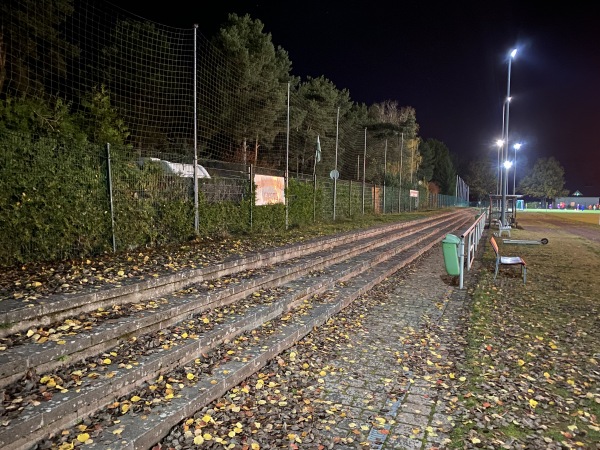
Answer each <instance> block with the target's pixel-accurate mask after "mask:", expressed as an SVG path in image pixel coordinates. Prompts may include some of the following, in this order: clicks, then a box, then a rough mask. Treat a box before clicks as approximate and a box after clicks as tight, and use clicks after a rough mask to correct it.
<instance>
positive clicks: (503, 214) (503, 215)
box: [500, 48, 517, 226]
mask: <svg viewBox="0 0 600 450" xmlns="http://www.w3.org/2000/svg"><path fill="white" fill-rule="evenodd" d="M516 54H517V49H516V48H515V49H513V50H512V51H511V52H510V58H508V82H507V87H506V126H505V127H504V133H505V134H504V145H505V146H506V158H508V118H509V113H510V69H511V65H512V60H513V58H514V57H515V55H516ZM506 164H507V163H506V162H505V163H504V167H506ZM511 165H512V163H511ZM507 172H508V168H507ZM507 175H508V174H507ZM505 178H506V177H505ZM503 184H504V188H503V189H502V205H501V208H500V221H501V223H502V225H504V226H506V194H507V192H506V191H507V190H508V183H507V180H506V179H505V180H504V183H503Z"/></svg>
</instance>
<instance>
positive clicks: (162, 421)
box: [0, 214, 471, 450]
mask: <svg viewBox="0 0 600 450" xmlns="http://www.w3.org/2000/svg"><path fill="white" fill-rule="evenodd" d="M470 218H471V215H464V214H462V215H460V214H459V215H451V216H448V217H445V219H446V220H442V221H441V222H433V223H430V222H429V221H424V222H420V223H419V228H420V230H419V231H415V230H407V232H406V233H398V236H399V238H397V239H393V238H391V237H380V238H379V239H372V240H371V242H372V243H373V246H372V247H371V248H370V249H369V250H367V249H366V247H364V246H358V247H357V248H358V249H357V250H356V251H354V252H348V251H346V253H351V257H346V258H344V259H340V258H339V254H338V253H336V252H332V254H333V255H334V257H333V258H332V259H331V261H330V262H328V263H325V262H322V263H320V266H322V267H327V266H329V268H330V269H331V270H329V272H330V273H329V274H327V275H326V276H321V277H314V276H305V275H306V274H307V270H306V261H304V262H302V263H299V267H304V268H303V269H302V270H299V269H298V268H296V269H295V270H296V272H297V274H296V276H290V277H289V279H287V278H286V277H285V276H284V277H279V278H280V279H282V280H284V281H285V282H287V284H285V285H284V284H282V283H279V285H280V286H282V287H283V288H284V289H283V291H284V292H285V294H284V295H280V296H279V298H277V299H276V300H275V301H274V302H273V303H271V304H259V305H254V306H247V307H245V310H244V311H243V313H239V314H236V315H235V316H233V317H231V318H230V320H228V321H226V322H223V323H222V324H220V325H219V326H217V327H215V328H214V329H213V330H212V331H210V332H207V333H205V334H204V335H202V336H199V337H198V338H197V339H196V340H191V339H190V340H189V341H188V342H185V343H182V344H181V345H177V346H174V347H172V348H171V349H169V350H168V351H160V352H156V353H153V354H150V355H148V356H146V357H143V358H140V360H139V361H138V363H137V364H136V365H135V366H134V367H132V368H130V369H125V368H119V367H116V366H115V367H108V368H107V371H108V373H111V374H112V376H111V377H110V378H103V379H99V380H95V381H96V382H94V383H89V384H88V385H84V386H82V387H81V388H80V390H79V392H77V393H75V392H69V393H67V394H64V395H56V396H55V397H53V398H52V400H50V401H48V402H44V403H42V404H40V405H39V406H38V407H29V406H28V407H27V408H25V411H24V413H23V414H22V415H21V416H20V417H18V418H16V419H14V420H12V421H11V422H10V423H9V424H8V426H6V427H4V429H2V430H0V446H2V448H7V449H11V450H12V449H23V450H24V449H28V448H31V446H32V445H34V444H35V442H36V441H37V440H39V439H41V438H43V437H45V436H47V435H48V434H49V433H51V432H56V431H58V430H59V429H61V428H63V427H66V426H68V425H70V424H73V423H75V422H76V421H78V420H81V418H82V417H86V416H90V415H92V414H94V413H95V412H96V411H98V410H99V409H101V408H103V407H105V406H106V405H107V404H109V403H110V402H112V401H114V399H115V398H116V397H119V396H125V395H126V394H128V393H130V392H131V391H132V390H134V389H135V388H136V387H138V386H140V385H142V384H144V383H145V382H147V381H150V380H152V379H153V378H156V377H157V376H158V374H164V373H168V372H169V371H173V370H177V368H178V367H182V366H184V365H186V364H190V362H193V361H194V359H196V358H198V357H199V355H202V354H204V353H206V352H207V351H209V350H211V349H214V348H216V347H217V346H218V345H220V344H221V343H223V342H224V341H226V340H231V339H233V338H234V337H235V336H238V335H240V334H241V333H244V332H247V331H248V330H254V329H257V328H260V327H261V326H263V325H264V324H265V322H268V321H270V320H273V319H274V318H276V317H278V316H280V315H281V314H283V313H286V312H288V311H295V310H294V308H297V307H298V306H299V305H301V304H302V302H306V301H307V299H308V298H310V297H311V296H315V295H317V294H319V293H324V292H328V291H329V297H332V298H333V297H334V298H335V300H332V299H331V298H330V299H329V300H328V301H327V302H325V303H322V304H320V305H316V306H314V307H313V308H312V311H311V312H310V314H309V315H308V316H307V314H306V313H304V314H298V315H296V314H294V316H293V320H292V321H291V322H290V324H288V325H286V326H283V327H282V328H281V331H279V332H277V333H275V334H273V335H272V336H271V337H269V338H268V339H267V340H265V341H264V342H262V343H260V344H256V345H254V346H253V347H252V348H248V350H247V351H248V356H247V357H245V358H242V359H241V360H237V361H231V367H230V368H229V369H223V370H224V371H223V372H221V375H222V376H223V377H222V378H220V379H216V378H214V377H213V378H210V379H207V380H201V381H199V382H198V383H196V384H195V385H194V386H193V387H192V386H190V387H189V389H188V388H186V389H185V392H186V393H185V395H184V394H183V393H182V397H181V398H180V399H173V401H171V404H170V405H168V406H167V405H163V406H160V408H159V409H156V411H159V410H160V411H161V412H157V413H156V416H155V415H154V408H153V412H152V414H151V415H149V416H148V417H149V419H147V420H145V421H144V426H143V427H135V428H138V429H140V430H142V429H144V430H147V432H145V433H144V434H143V435H141V436H130V437H128V435H126V434H123V435H121V439H118V436H116V435H111V436H108V434H109V433H103V438H102V439H103V440H102V442H103V443H102V444H100V443H99V444H98V445H102V446H106V445H110V448H147V447H150V446H151V445H152V444H153V443H155V442H157V441H158V439H160V437H162V436H164V435H165V434H166V433H167V432H168V431H169V429H170V428H171V427H172V426H174V425H175V424H176V423H177V422H178V421H179V420H181V419H182V418H184V417H185V416H186V415H189V414H191V413H193V411H194V410H197V409H198V407H199V406H200V407H201V406H203V405H204V404H206V403H208V402H210V401H211V400H213V399H214V398H216V397H215V395H216V396H219V395H222V393H223V392H226V391H227V390H228V389H230V388H231V387H233V386H235V385H236V384H238V383H239V382H240V381H242V380H243V379H245V378H247V377H248V376H249V375H251V374H252V373H254V371H256V370H258V369H259V368H260V367H261V366H262V365H264V364H265V363H266V361H268V360H269V359H270V358H272V357H274V356H275V355H277V353H279V352H280V351H282V350H284V349H285V348H288V347H289V346H290V345H292V344H293V343H294V342H295V341H297V340H298V339H299V338H300V337H302V336H304V335H305V334H306V333H308V332H309V331H310V330H311V329H312V327H314V326H318V325H319V324H322V323H323V322H324V321H325V320H327V318H328V317H330V316H331V315H332V314H335V312H337V311H339V310H340V309H341V308H343V307H345V306H346V305H347V304H349V303H350V302H351V301H352V300H353V299H355V298H356V297H357V296H358V295H361V294H362V293H364V292H365V291H366V290H368V289H370V288H371V287H372V286H374V285H375V284H377V283H378V282H380V281H381V280H382V279H383V278H385V277H387V276H389V274H391V273H393V272H395V271H397V270H398V269H399V268H401V267H403V266H404V265H406V264H407V263H408V262H410V261H412V260H414V259H415V258H416V257H417V256H418V255H420V254H422V253H423V252H425V251H426V250H428V249H429V248H431V247H432V246H433V245H435V244H436V243H437V242H439V240H440V239H441V238H442V237H443V236H444V235H445V234H446V233H447V232H450V231H453V230H456V229H458V228H460V226H462V225H463V224H466V223H467V221H468V220H469V219H470ZM392 234H394V233H392ZM347 242H351V243H352V242H355V241H353V240H352V239H349V240H348V241H347ZM351 245H352V244H351ZM383 246H385V248H382V247H383ZM336 257H337V259H336ZM315 267H319V265H317V266H315V265H313V269H314V268H315ZM286 269H287V268H286ZM284 272H286V270H284ZM348 279H352V282H351V283H350V285H349V286H346V287H340V286H339V285H338V283H339V282H340V281H343V280H348ZM253 289H256V287H255V286H254V287H252V288H248V289H243V290H241V291H237V292H238V293H239V296H236V297H235V298H234V300H230V299H229V300H225V301H222V302H220V303H219V302H212V303H208V304H205V305H204V306H203V307H202V308H204V309H206V308H215V307H221V306H223V305H225V304H230V303H231V302H235V301H238V300H240V299H241V296H242V295H244V296H248V295H249V293H250V290H253ZM230 294H231V293H230ZM230 296H231V295H230ZM225 298H226V296H223V297H222V298H221V299H222V300H224V299H225ZM189 300H190V302H191V303H195V302H198V299H197V298H194V299H189ZM240 302H241V300H240ZM236 304H237V303H236ZM202 308H200V309H198V310H197V311H193V312H195V313H197V312H198V311H201V310H202ZM190 314H191V313H190V311H188V312H187V313H186V314H184V315H185V316H187V317H189V316H190ZM162 315H163V312H162V311H157V312H155V313H153V314H147V316H162ZM180 319H181V317H180ZM127 320H128V321H132V320H133V321H135V320H137V318H134V319H127ZM159 322H160V321H159ZM290 327H291V328H290ZM106 342H110V340H106ZM95 350H98V348H96V349H95ZM244 359H245V361H243V360H244ZM206 383H208V384H206ZM187 391H189V392H187ZM182 392H183V391H182ZM191 393H194V395H191ZM182 399H187V400H182ZM181 402H183V404H180V403H181ZM161 408H164V409H161ZM171 410H173V412H171ZM182 415H183V416H182ZM123 417H124V418H125V419H126V420H133V421H135V420H139V418H137V419H136V418H135V417H136V416H134V415H133V414H130V415H126V416H123ZM153 421H156V422H157V424H154V422H153ZM150 424H152V425H151V426H150V427H149V425H150ZM129 428H134V427H126V430H127V432H128V433H130V432H131V431H132V430H129ZM111 439H112V440H111ZM109 441H110V442H109ZM94 445H96V444H94ZM114 445H116V446H115V447H113V446H114Z"/></svg>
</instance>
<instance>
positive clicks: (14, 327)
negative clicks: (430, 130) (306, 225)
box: [0, 211, 461, 337]
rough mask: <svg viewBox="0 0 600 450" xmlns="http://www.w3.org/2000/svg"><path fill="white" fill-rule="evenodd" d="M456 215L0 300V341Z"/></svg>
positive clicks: (452, 212) (316, 239) (451, 212)
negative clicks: (28, 299)
mask: <svg viewBox="0 0 600 450" xmlns="http://www.w3.org/2000/svg"><path fill="white" fill-rule="evenodd" d="M460 213H461V212H460V211H450V212H442V213H440V214H438V215H434V216H430V217H425V218H422V219H417V220H413V221H406V222H398V223H393V224H389V225H384V226H380V227H373V228H369V229H366V230H360V231H356V232H346V233H341V234H338V235H334V236H325V237H320V238H315V239H312V240H309V241H305V242H302V243H295V244H289V245H286V246H282V247H278V248H275V249H265V250H262V251H259V252H256V253H252V254H249V255H244V256H241V257H236V256H232V257H231V258H228V259H227V260H225V261H223V262H221V263H218V264H212V265H209V266H207V267H203V268H199V269H191V270H183V271H181V272H177V273H175V274H172V275H168V276H162V277H159V278H155V279H149V280H143V281H137V282H132V283H127V284H125V285H123V286H118V287H102V288H99V289H97V290H93V291H90V292H86V293H83V294H81V293H77V294H62V295H56V296H51V297H48V298H44V299H40V300H38V301H37V302H35V303H24V302H22V301H20V300H17V299H11V298H8V299H3V301H2V302H0V324H2V327H0V337H5V336H8V335H10V334H14V333H17V332H19V331H23V330H27V329H28V328H31V327H33V326H38V325H48V324H51V323H53V322H57V321H60V320H62V319H64V318H66V317H69V316H73V315H74V314H77V313H85V312H89V311H92V310H95V309H97V308H101V307H104V308H106V307H110V306H112V305H120V304H124V303H133V302H140V301H145V300H148V299H150V298H154V297H159V296H162V295H168V294H170V293H172V292H175V291H177V290H180V289H184V288H185V287H186V286H189V285H190V284H193V283H198V282H202V281H205V280H211V279H215V278H219V277H222V276H226V275H230V274H232V273H236V272H240V271H242V270H248V269H255V268H260V267H264V266H267V265H270V264H274V263H281V262H283V261H287V260H289V259H292V258H297V257H300V256H304V255H307V254H310V253H313V252H315V251H317V250H326V249H331V248H334V247H336V246H339V245H342V244H345V243H349V242H354V243H356V242H358V241H360V240H368V239H371V238H372V237H374V236H377V235H381V234H384V233H389V232H393V231H397V230H402V229H404V228H407V227H408V228H410V227H414V226H416V225H420V224H422V225H425V224H428V223H432V222H435V221H437V220H440V219H441V218H451V217H457V215H459V214H460Z"/></svg>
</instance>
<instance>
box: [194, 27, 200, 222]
mask: <svg viewBox="0 0 600 450" xmlns="http://www.w3.org/2000/svg"><path fill="white" fill-rule="evenodd" d="M197 30H198V24H195V25H194V230H195V231H196V234H198V233H199V232H200V215H199V213H198V112H197V108H198V105H197V102H198V98H197V97H198V94H197V92H198V90H197V88H196V82H197V81H196V80H197V79H198V74H197V50H196V41H197V37H196V34H197Z"/></svg>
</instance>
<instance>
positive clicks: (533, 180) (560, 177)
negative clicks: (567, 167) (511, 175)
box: [518, 157, 569, 202]
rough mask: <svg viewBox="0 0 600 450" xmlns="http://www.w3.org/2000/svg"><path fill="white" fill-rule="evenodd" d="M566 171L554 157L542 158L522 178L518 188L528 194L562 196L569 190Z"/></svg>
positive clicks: (550, 196) (545, 197) (542, 196)
mask: <svg viewBox="0 0 600 450" xmlns="http://www.w3.org/2000/svg"><path fill="white" fill-rule="evenodd" d="M564 175H565V171H564V169H563V167H562V166H561V165H560V163H559V162H558V161H557V160H556V159H554V158H553V157H549V158H540V159H538V160H537V161H536V162H535V165H534V166H533V169H531V171H530V172H529V173H528V174H527V175H526V176H525V177H524V178H523V179H522V180H521V182H520V183H519V187H518V190H519V191H520V192H522V193H524V194H526V195H530V196H532V197H537V198H541V199H542V201H543V202H545V201H546V199H548V198H554V197H561V196H563V195H567V194H568V193H569V192H568V191H567V190H566V189H565V178H564Z"/></svg>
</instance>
